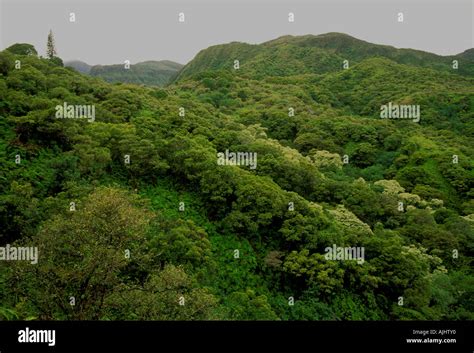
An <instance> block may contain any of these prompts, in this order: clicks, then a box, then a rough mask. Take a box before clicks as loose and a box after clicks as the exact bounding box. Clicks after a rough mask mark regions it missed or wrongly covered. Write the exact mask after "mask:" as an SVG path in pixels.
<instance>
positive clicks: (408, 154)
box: [0, 33, 474, 320]
mask: <svg viewBox="0 0 474 353" xmlns="http://www.w3.org/2000/svg"><path fill="white" fill-rule="evenodd" d="M55 59H56V58H55V57H52V58H48V59H46V58H41V57H38V56H37V52H36V50H35V48H34V47H33V46H31V45H29V44H16V45H14V46H12V47H10V48H8V49H6V50H4V51H2V52H0V97H1V101H0V124H1V128H0V134H1V135H0V160H1V163H0V179H1V180H2V183H1V184H0V188H1V192H0V220H1V221H0V224H1V225H2V227H1V228H0V247H3V249H6V246H7V245H8V246H12V247H13V246H17V247H38V262H37V263H36V264H32V263H30V262H26V261H2V262H1V267H0V318H1V319H21V320H23V319H31V318H39V319H51V320H61V319H100V320H122V319H129V320H137V319H143V320H201V319H204V320H207V319H222V320H414V319H420V320H443V319H449V320H472V319H473V318H474V316H473V312H474V302H473V298H474V296H473V289H474V277H473V273H472V256H473V251H474V249H473V246H474V233H473V222H474V201H473V186H474V172H473V155H474V145H473V141H474V139H473V137H474V136H473V135H474V130H473V129H474V123H473V115H474V85H473V83H474V78H473V73H474V71H473V70H474V59H473V56H472V50H470V51H466V52H465V53H462V54H459V55H456V56H452V57H442V56H437V55H435V54H430V53H425V52H420V51H416V50H410V49H395V48H392V47H388V46H381V45H375V44H371V43H367V42H363V41H360V40H357V39H355V38H352V37H350V36H347V35H344V34H337V33H329V34H326V35H321V36H301V37H291V36H285V37H281V38H278V39H276V40H274V41H270V42H267V43H263V44H260V45H249V44H244V43H230V44H225V45H219V46H214V47H210V48H208V49H205V50H203V51H201V52H200V53H199V54H198V55H197V56H196V58H195V59H194V60H192V61H191V62H190V63H188V64H187V65H186V66H184V68H183V69H182V70H181V71H180V72H179V75H178V76H177V78H176V80H174V81H173V82H172V83H171V84H170V85H168V86H166V87H162V88H160V87H154V86H147V85H135V84H129V83H115V84H110V83H106V82H104V81H103V80H101V79H99V78H96V77H92V76H90V75H85V74H81V73H79V72H78V71H76V70H74V69H72V68H67V67H63V65H62V61H60V60H55ZM455 63H456V64H455ZM117 70H118V68H117ZM117 72H119V71H117ZM118 81H120V79H118ZM142 83H144V84H146V83H147V82H142ZM389 104H390V105H389ZM392 105H393V106H395V105H403V106H410V107H411V106H417V107H418V108H419V117H418V118H419V119H418V120H417V121H415V120H416V119H414V118H411V119H408V118H404V119H401V118H397V117H400V116H399V115H397V117H392V118H384V119H381V110H383V109H384V107H386V106H390V107H392ZM74 106H76V107H77V106H79V107H83V106H84V107H90V106H92V107H93V110H83V111H82V112H80V113H79V115H77V109H76V110H75V111H73V110H72V109H71V111H70V110H69V107H74ZM58 107H59V108H58ZM91 111H93V114H94V119H81V117H83V115H84V114H85V112H87V113H88V114H90V113H91ZM391 111H392V110H391ZM70 112H71V114H72V115H69V113H70ZM58 114H59V115H58ZM81 114H82V115H81ZM397 114H398V113H397ZM232 152H238V153H241V155H239V156H242V158H244V157H249V156H255V160H254V162H255V166H256V167H255V168H251V165H250V166H249V164H242V165H232V163H225V164H221V163H219V161H218V156H219V153H221V156H223V155H226V153H227V155H228V154H229V153H232ZM245 153H247V155H245ZM227 162H228V161H227ZM337 248H357V249H361V250H362V252H360V253H359V255H361V254H363V258H359V260H361V261H351V259H350V258H349V259H348V258H347V257H344V256H343V257H340V258H334V259H331V258H328V256H327V253H328V251H332V250H328V249H337ZM0 249H2V248H0ZM336 252H337V251H336V250H334V253H336ZM0 255H2V253H1V252H0ZM4 255H5V254H4ZM333 260H336V261H333ZM337 260H339V261H337Z"/></svg>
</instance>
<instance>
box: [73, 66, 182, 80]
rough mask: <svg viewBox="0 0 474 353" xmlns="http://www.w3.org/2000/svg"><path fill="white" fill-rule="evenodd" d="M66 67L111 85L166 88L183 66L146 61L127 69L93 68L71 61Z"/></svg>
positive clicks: (116, 67) (120, 67) (121, 67)
mask: <svg viewBox="0 0 474 353" xmlns="http://www.w3.org/2000/svg"><path fill="white" fill-rule="evenodd" d="M66 66H68V67H72V68H74V69H76V70H77V71H79V72H82V73H85V74H89V75H91V76H96V77H100V78H102V79H104V80H105V81H107V82H110V83H117V82H123V83H135V84H144V85H149V86H165V85H167V84H168V83H170V82H171V81H172V80H173V79H174V78H175V77H176V75H177V74H178V71H179V70H180V69H181V68H182V67H183V65H181V64H178V63H175V62H172V61H168V60H162V61H144V62H141V63H137V64H134V65H130V69H127V70H126V69H125V68H124V65H123V64H122V65H95V66H91V65H88V64H87V63H85V62H82V61H70V62H67V63H66Z"/></svg>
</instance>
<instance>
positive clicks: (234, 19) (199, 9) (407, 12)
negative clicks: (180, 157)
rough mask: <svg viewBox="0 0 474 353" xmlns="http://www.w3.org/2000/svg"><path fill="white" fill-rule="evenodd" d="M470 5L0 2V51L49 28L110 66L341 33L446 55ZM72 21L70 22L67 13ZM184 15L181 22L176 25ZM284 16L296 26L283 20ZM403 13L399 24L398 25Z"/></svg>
mask: <svg viewBox="0 0 474 353" xmlns="http://www.w3.org/2000/svg"><path fill="white" fill-rule="evenodd" d="M473 1H474V0H401V1H400V0H398V1H394V0H287V1H282V0H240V1H237V0H173V1H171V0H127V1H125V0H119V1H112V0H81V1H79V0H0V5H1V6H0V49H4V48H6V47H8V46H10V45H11V44H13V43H17V42H26V43H31V44H33V45H34V46H35V47H36V49H37V50H38V52H39V53H40V54H42V55H44V52H45V47H46V38H47V34H48V32H49V30H50V29H52V30H53V33H54V35H55V39H56V47H57V50H58V54H59V56H60V57H62V58H63V59H64V60H66V61H67V60H74V59H78V60H83V61H85V62H87V63H89V64H112V63H122V62H123V61H124V60H127V59H128V60H130V61H131V62H132V63H136V62H139V61H145V60H164V59H168V60H173V61H176V62H179V63H182V64H185V63H186V62H188V61H189V60H191V59H192V58H193V57H194V56H195V55H196V54H197V53H198V51H200V50H201V49H205V48H207V47H209V46H211V45H214V44H221V43H228V42H231V41H241V42H247V43H261V42H264V41H267V40H271V39H274V38H277V37H279V36H282V35H286V34H293V35H298V34H321V33H327V32H343V33H347V34H349V35H352V36H354V37H356V38H359V39H363V40H366V41H369V42H372V43H378V44H387V45H393V46H395V47H398V48H415V49H421V50H425V51H430V52H434V53H437V54H441V55H450V54H457V53H460V52H463V51H464V50H466V49H469V48H472V47H473V46H474V45H473V32H474V29H473V17H474V13H473ZM70 12H74V13H75V14H76V22H75V23H70V22H69V13H70ZM179 12H184V14H185V21H186V22H185V23H179V22H178V13H179ZM288 12H293V13H294V14H295V22H294V23H289V22H288ZM399 12H403V13H404V19H405V21H404V22H403V23H398V22H397V14H398V13H399Z"/></svg>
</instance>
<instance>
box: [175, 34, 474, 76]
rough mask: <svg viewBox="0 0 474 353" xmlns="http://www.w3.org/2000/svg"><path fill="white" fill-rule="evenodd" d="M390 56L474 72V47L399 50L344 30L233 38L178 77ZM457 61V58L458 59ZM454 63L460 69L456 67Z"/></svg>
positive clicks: (316, 69) (267, 71)
mask: <svg viewBox="0 0 474 353" xmlns="http://www.w3.org/2000/svg"><path fill="white" fill-rule="evenodd" d="M375 57H381V58H387V59H390V60H392V61H394V62H396V63H399V64H405V65H412V66H419V67H425V68H431V69H436V70H440V71H446V72H450V73H457V74H460V75H466V76H474V49H469V50H466V51H465V52H463V53H461V54H457V55H452V56H440V55H436V54H433V53H428V52H424V51H420V50H415V49H397V48H394V47H392V46H388V45H378V44H372V43H368V42H365V41H363V40H359V39H357V38H354V37H351V36H349V35H347V34H342V33H327V34H322V35H318V36H315V35H304V36H290V35H287V36H283V37H280V38H277V39H275V40H271V41H268V42H265V43H262V44H247V43H241V42H232V43H228V44H221V45H215V46H212V47H209V48H207V49H204V50H201V51H200V52H199V53H198V54H197V55H196V57H195V58H194V59H193V60H192V61H191V62H190V63H188V64H187V65H186V66H185V67H184V68H183V69H182V70H181V72H180V73H179V77H178V79H182V78H185V77H189V76H191V75H193V74H195V73H198V72H203V71H206V70H210V69H212V70H216V69H222V68H228V69H229V70H230V69H231V68H232V67H233V64H234V61H235V60H239V62H240V68H241V69H242V70H240V71H239V73H240V74H242V75H249V76H252V77H253V78H255V77H263V76H291V75H301V74H309V73H312V74H322V73H327V72H336V71H340V70H341V68H342V65H343V63H344V62H345V61H347V63H346V65H348V66H353V65H355V64H356V63H359V62H362V61H363V60H365V59H368V58H375ZM454 60H456V61H457V63H453V61H454ZM453 65H455V66H456V65H457V66H458V68H457V69H454V70H453Z"/></svg>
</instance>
